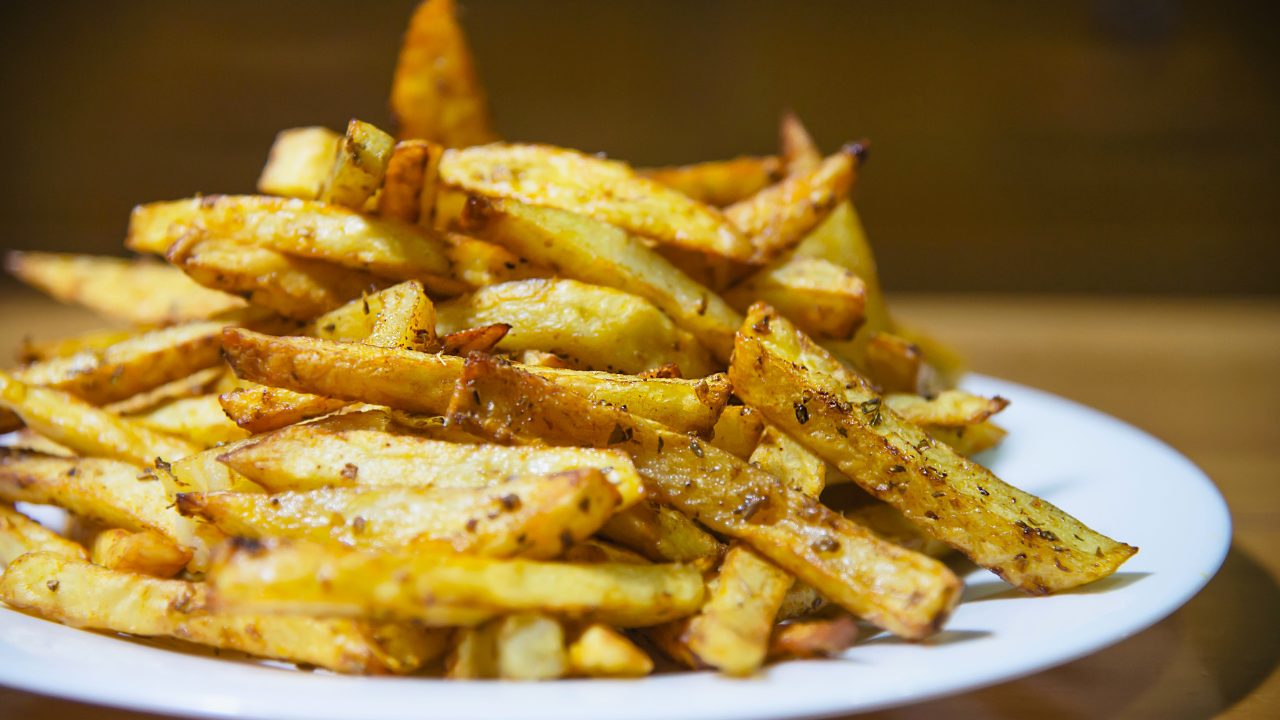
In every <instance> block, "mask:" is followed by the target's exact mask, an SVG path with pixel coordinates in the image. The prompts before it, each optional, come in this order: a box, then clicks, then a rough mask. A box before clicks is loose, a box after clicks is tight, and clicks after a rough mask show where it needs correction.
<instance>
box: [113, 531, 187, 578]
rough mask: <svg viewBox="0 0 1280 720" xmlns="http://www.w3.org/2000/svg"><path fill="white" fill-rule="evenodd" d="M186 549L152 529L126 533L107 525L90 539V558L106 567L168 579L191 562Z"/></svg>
mask: <svg viewBox="0 0 1280 720" xmlns="http://www.w3.org/2000/svg"><path fill="white" fill-rule="evenodd" d="M191 557H192V552H191V549H190V548H186V547H183V546H181V545H179V544H177V543H175V542H174V541H172V540H170V539H169V538H167V537H165V536H164V535H161V534H160V533H158V532H156V531H154V530H143V531H141V532H129V531H128V530H121V529H120V528H111V529H109V530H103V531H102V532H100V533H98V535H97V537H95V538H94V541H93V550H92V560H93V564H94V565H101V566H102V567H104V568H107V569H108V570H118V571H120V572H127V573H135V574H137V575H150V576H152V577H161V578H169V577H173V576H174V575H177V574H178V573H179V572H180V571H181V570H182V569H183V568H185V567H186V566H187V563H189V562H191Z"/></svg>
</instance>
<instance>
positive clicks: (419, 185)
mask: <svg viewBox="0 0 1280 720" xmlns="http://www.w3.org/2000/svg"><path fill="white" fill-rule="evenodd" d="M443 152H444V146H442V145H439V144H436V143H431V142H427V141H426V140H402V141H400V142H398V143H396V146H395V151H394V152H393V153H392V155H391V162H390V163H388V165H387V178H386V180H385V181H384V182H383V184H382V191H381V192H379V193H378V214H379V215H381V216H382V217H385V218H392V219H393V220H399V221H401V222H407V223H416V222H419V220H418V219H419V217H421V216H422V214H423V207H424V204H425V208H426V215H427V217H426V222H424V223H422V224H423V225H427V226H430V224H431V222H430V220H431V218H430V215H431V210H432V205H433V203H434V202H435V189H434V188H433V187H431V183H432V182H433V179H432V178H431V175H432V174H433V173H434V172H435V170H436V165H438V164H439V162H440V154H441V153H443Z"/></svg>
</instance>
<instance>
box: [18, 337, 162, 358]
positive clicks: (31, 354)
mask: <svg viewBox="0 0 1280 720" xmlns="http://www.w3.org/2000/svg"><path fill="white" fill-rule="evenodd" d="M146 331H147V328H143V329H138V328H128V329H124V330H90V331H89V332H86V333H81V334H79V335H72V336H70V337H64V338H58V339H56V340H32V339H31V338H23V339H22V346H21V347H20V348H18V354H17V360H18V364H19V365H29V364H31V363H38V362H43V361H45V360H53V359H55V358H64V357H67V356H69V355H75V354H76V353H78V352H82V351H84V350H105V349H107V348H109V347H111V346H112V345H115V344H116V343H118V342H124V341H125V340H128V339H130V338H135V337H138V336H139V335H142V334H143V333H145V332H146Z"/></svg>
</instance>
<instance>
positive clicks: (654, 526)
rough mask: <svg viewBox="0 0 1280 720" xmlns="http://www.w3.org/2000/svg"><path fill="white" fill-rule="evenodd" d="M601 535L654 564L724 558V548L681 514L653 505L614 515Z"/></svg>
mask: <svg viewBox="0 0 1280 720" xmlns="http://www.w3.org/2000/svg"><path fill="white" fill-rule="evenodd" d="M600 535H601V537H606V538H608V539H610V540H613V541H614V542H616V543H618V544H620V545H623V546H625V547H628V548H630V549H632V550H634V551H636V552H638V553H640V554H641V555H643V556H645V557H647V558H649V559H650V560H653V561H654V562H692V561H694V560H697V559H699V558H715V557H719V556H721V555H723V554H724V546H723V545H721V544H720V541H719V540H716V539H715V538H714V537H712V536H711V533H709V532H707V531H706V530H703V529H702V528H700V527H698V524H697V523H695V522H694V521H692V520H690V519H689V518H688V517H687V516H686V515H684V514H683V513H681V512H680V511H679V510H673V509H672V508H669V507H664V506H662V505H658V504H657V503H652V502H643V503H640V504H638V505H636V506H634V507H632V508H630V509H628V510H627V511H625V512H620V513H618V514H617V515H614V516H613V517H612V518H610V519H609V521H608V522H607V523H605V524H604V527H602V528H600Z"/></svg>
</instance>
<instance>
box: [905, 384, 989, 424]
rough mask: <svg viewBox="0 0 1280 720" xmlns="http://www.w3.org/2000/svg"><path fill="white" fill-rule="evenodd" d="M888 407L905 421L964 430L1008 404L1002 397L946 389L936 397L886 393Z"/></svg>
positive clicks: (983, 420) (985, 419)
mask: <svg viewBox="0 0 1280 720" xmlns="http://www.w3.org/2000/svg"><path fill="white" fill-rule="evenodd" d="M884 404H885V407H887V408H889V409H890V410H893V411H894V412H895V413H897V414H898V416H899V417H901V418H902V419H903V420H906V421H907V422H913V423H915V424H916V425H920V426H925V425H941V426H943V427H953V428H954V427H961V426H964V425H978V424H981V423H984V422H986V421H987V419H988V418H990V417H991V416H992V415H995V414H996V413H998V412H1000V411H1001V410H1004V409H1005V408H1006V407H1008V406H1009V401H1008V400H1006V399H1004V398H1002V397H1000V396H999V395H997V396H995V397H993V398H984V397H980V396H978V395H973V394H971V393H967V392H965V391H964V390H944V391H942V392H941V393H938V395H937V396H936V397H933V398H923V397H921V396H919V395H913V394H887V395H885V396H884Z"/></svg>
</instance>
